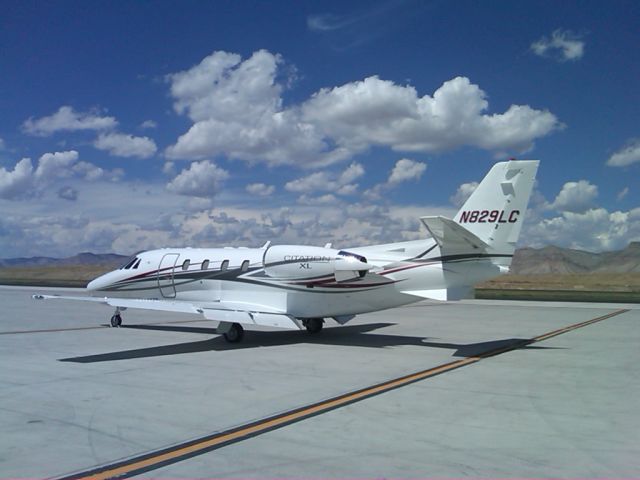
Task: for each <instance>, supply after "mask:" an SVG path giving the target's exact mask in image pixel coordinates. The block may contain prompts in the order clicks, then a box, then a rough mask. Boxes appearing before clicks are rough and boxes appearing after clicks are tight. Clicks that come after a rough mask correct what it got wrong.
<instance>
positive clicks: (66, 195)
mask: <svg viewBox="0 0 640 480" xmlns="http://www.w3.org/2000/svg"><path fill="white" fill-rule="evenodd" d="M58 197H59V198H62V199H64V200H68V201H70V202H75V201H76V200H77V199H78V190H76V189H75V188H73V187H69V186H65V187H62V188H60V189H59V190H58Z"/></svg>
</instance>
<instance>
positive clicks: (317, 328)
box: [302, 318, 324, 334]
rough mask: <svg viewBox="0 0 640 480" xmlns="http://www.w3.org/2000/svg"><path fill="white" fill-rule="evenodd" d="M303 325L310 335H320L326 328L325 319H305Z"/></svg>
mask: <svg viewBox="0 0 640 480" xmlns="http://www.w3.org/2000/svg"><path fill="white" fill-rule="evenodd" d="M302 324H303V325H304V327H305V328H306V329H307V332H309V333H312V334H313V333H320V332H321V331H322V327H323V326H324V318H305V319H304V320H302Z"/></svg>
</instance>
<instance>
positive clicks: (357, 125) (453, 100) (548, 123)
mask: <svg viewBox="0 0 640 480" xmlns="http://www.w3.org/2000/svg"><path fill="white" fill-rule="evenodd" d="M488 106H489V104H488V102H487V100H486V94H485V93H484V92H483V91H482V90H481V89H480V88H479V87H478V86H477V85H474V84H472V83H471V82H470V80H469V79H468V78H466V77H457V78H454V79H452V80H449V81H447V82H445V83H444V84H443V85H442V86H441V87H440V88H438V89H437V90H436V91H435V92H434V94H433V97H430V96H428V95H424V96H422V97H419V96H418V94H417V92H416V90H415V88H413V87H411V86H400V85H396V84H395V83H393V82H390V81H387V80H381V79H379V78H378V77H369V78H366V79H365V80H363V81H360V82H352V83H349V84H346V85H343V86H341V87H335V88H333V89H322V90H320V91H319V92H317V93H316V94H314V95H313V96H312V98H311V99H310V100H309V101H307V102H306V103H305V104H304V105H303V107H302V108H303V112H304V119H305V120H306V121H308V122H310V123H313V124H314V125H315V126H316V127H317V128H318V129H320V130H321V131H322V132H323V134H324V135H326V136H327V137H328V138H331V139H333V140H334V141H335V142H336V143H337V144H338V145H341V146H343V147H344V148H346V149H348V150H349V151H351V152H358V151H361V150H363V149H365V148H367V147H369V146H371V145H382V146H388V147H390V148H392V149H394V150H398V151H420V152H438V151H444V150H451V149H455V148H458V147H461V146H464V145H468V146H474V147H478V148H482V149H485V150H501V151H503V150H507V151H515V152H522V151H526V150H528V149H530V148H531V147H532V145H533V141H534V140H535V139H536V138H539V137H543V136H545V135H548V134H549V133H551V132H552V131H554V130H556V129H559V128H562V124H560V122H559V121H558V119H557V118H556V117H555V115H553V114H552V113H550V112H548V111H540V110H534V109H532V108H531V107H529V106H527V105H512V106H511V107H509V109H508V110H507V111H506V112H505V113H502V114H492V115H487V114H486V113H484V112H485V111H486V110H487V109H488Z"/></svg>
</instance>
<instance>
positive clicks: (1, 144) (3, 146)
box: [0, 138, 7, 151]
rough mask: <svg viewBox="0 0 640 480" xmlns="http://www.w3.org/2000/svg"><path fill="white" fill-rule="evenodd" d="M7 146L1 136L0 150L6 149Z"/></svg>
mask: <svg viewBox="0 0 640 480" xmlns="http://www.w3.org/2000/svg"><path fill="white" fill-rule="evenodd" d="M6 148H7V146H6V144H5V143H4V140H3V139H2V138H0V151H2V150H6Z"/></svg>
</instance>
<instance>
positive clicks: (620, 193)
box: [616, 187, 629, 202]
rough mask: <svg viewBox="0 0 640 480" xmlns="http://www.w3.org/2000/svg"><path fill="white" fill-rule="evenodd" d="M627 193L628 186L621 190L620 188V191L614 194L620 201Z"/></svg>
mask: <svg viewBox="0 0 640 480" xmlns="http://www.w3.org/2000/svg"><path fill="white" fill-rule="evenodd" d="M627 195H629V187H624V188H623V189H622V190H620V192H619V193H618V195H616V199H617V200H618V201H619V202H621V201H622V200H624V199H625V198H626V197H627Z"/></svg>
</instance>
